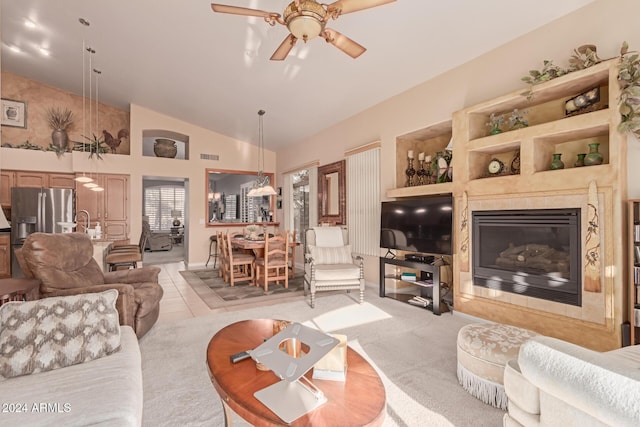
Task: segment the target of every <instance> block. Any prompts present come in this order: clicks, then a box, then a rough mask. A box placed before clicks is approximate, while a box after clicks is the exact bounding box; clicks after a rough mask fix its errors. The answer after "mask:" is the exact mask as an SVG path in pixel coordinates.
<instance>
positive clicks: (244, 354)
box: [229, 351, 251, 363]
mask: <svg viewBox="0 0 640 427" xmlns="http://www.w3.org/2000/svg"><path fill="white" fill-rule="evenodd" d="M250 357H251V356H250V355H249V352H248V351H241V352H240V353H236V354H232V355H231V356H229V359H230V360H231V363H238V362H240V361H242V360H244V359H248V358H250Z"/></svg>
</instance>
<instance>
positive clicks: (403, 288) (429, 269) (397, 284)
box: [380, 257, 441, 316]
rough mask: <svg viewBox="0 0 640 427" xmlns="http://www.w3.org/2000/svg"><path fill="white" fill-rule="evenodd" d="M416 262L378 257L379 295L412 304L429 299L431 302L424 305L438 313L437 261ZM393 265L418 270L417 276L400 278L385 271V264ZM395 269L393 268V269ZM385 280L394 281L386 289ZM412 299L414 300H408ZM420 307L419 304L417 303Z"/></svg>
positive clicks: (438, 285)
mask: <svg viewBox="0 0 640 427" xmlns="http://www.w3.org/2000/svg"><path fill="white" fill-rule="evenodd" d="M435 264H436V265H432V264H431V263H425V262H417V261H413V260H407V259H400V258H385V257H381V258H380V297H381V298H383V297H387V298H393V299H396V300H398V301H404V302H407V303H410V304H412V305H414V302H415V301H416V297H417V300H418V301H420V300H427V301H431V304H429V305H427V306H426V307H424V306H422V307H424V308H425V309H427V310H431V311H432V312H433V314H436V315H438V316H439V315H440V313H441V311H440V265H439V263H435ZM389 265H395V266H399V267H405V268H410V269H413V270H418V271H419V276H417V277H416V280H415V281H406V280H402V278H401V276H399V275H397V274H395V271H394V272H393V273H392V274H389V273H387V271H386V270H387V266H389ZM394 270H395V269H394ZM387 280H393V281H394V287H393V288H392V289H390V290H389V291H388V290H387V286H386V282H387ZM410 301H414V302H410ZM416 306H418V307H421V305H417V304H416Z"/></svg>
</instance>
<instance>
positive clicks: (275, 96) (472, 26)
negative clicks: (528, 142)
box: [1, 0, 593, 150]
mask: <svg viewBox="0 0 640 427" xmlns="http://www.w3.org/2000/svg"><path fill="white" fill-rule="evenodd" d="M349 1H350V0H349ZM591 1H593V0H563V1H557V0H537V1H536V2H534V3H530V4H528V5H524V4H523V3H524V2H518V1H513V0H484V1H469V0H446V1H445V0H441V1H435V0H431V1H428V0H422V1H417V0H414V1H411V0H398V1H396V2H392V3H389V4H386V5H383V6H379V7H375V8H371V9H366V10H361V11H358V12H354V13H349V14H346V15H344V16H340V17H339V18H338V19H337V20H335V21H333V20H331V21H329V23H328V24H327V27H329V28H333V29H335V30H337V31H339V32H341V33H342V34H344V35H345V36H348V37H349V38H351V39H353V40H354V41H356V42H358V43H359V44H361V45H363V46H364V47H366V48H367V51H366V52H365V53H364V54H362V56H360V57H359V58H357V59H352V58H351V57H350V56H348V55H346V54H344V53H343V52H341V51H340V50H338V49H336V48H335V47H334V46H331V45H329V44H327V43H325V41H324V40H322V39H321V38H315V39H313V40H310V41H309V42H308V43H306V44H305V43H303V42H302V41H299V42H298V43H297V44H296V46H295V47H294V48H293V49H292V50H291V52H290V54H289V56H288V57H287V58H286V59H285V60H284V61H270V60H269V58H270V57H271V55H272V54H273V52H274V51H275V50H276V48H277V47H278V46H279V45H280V43H281V42H282V41H283V39H284V38H285V37H286V36H287V34H289V33H288V30H287V28H286V27H284V26H282V25H279V24H276V25H275V26H269V25H268V24H267V23H266V22H265V21H264V20H263V19H262V18H258V17H245V16H236V15H229V14H219V13H214V12H213V11H212V10H211V5H210V2H208V1H204V0H189V1H184V0H135V1H132V0H102V1H99V0H55V1H52V0H2V2H1V8H2V9H1V19H2V21H1V25H2V69H3V70H5V71H8V72H11V73H14V74H17V75H20V76H24V77H27V78H30V79H33V80H37V81H40V82H43V83H45V84H48V85H51V86H54V87H57V88H60V89H63V90H66V91H69V92H73V93H76V94H79V95H81V94H82V80H83V79H82V73H83V71H82V65H83V59H82V52H83V49H82V46H83V41H84V42H85V44H86V45H88V46H91V47H92V48H93V49H95V51H96V53H95V54H94V55H93V67H94V68H98V69H100V71H101V72H102V74H101V75H100V78H99V99H100V101H101V102H104V103H107V104H111V105H114V106H116V107H119V108H122V109H125V110H128V109H129V105H130V104H131V103H133V104H137V105H140V106H143V107H145V108H149V109H151V110H154V111H157V112H160V113H163V114H166V115H169V116H172V117H175V118H178V119H181V120H184V121H186V122H189V123H192V124H194V125H198V126H201V127H203V128H206V129H210V130H213V131H216V132H219V133H221V134H224V135H227V136H230V137H233V138H237V139H240V140H243V141H247V142H251V143H254V144H257V141H258V118H257V111H258V110H259V109H264V110H266V112H267V114H266V115H265V117H264V129H265V147H266V148H267V149H272V150H276V149H279V148H282V147H284V146H286V145H288V144H293V143H297V142H300V141H302V140H304V139H305V138H308V137H310V136H312V135H314V134H316V133H318V132H319V131H321V130H323V129H325V128H327V127H330V126H332V125H334V124H336V123H339V122H340V121H342V120H344V119H346V118H348V117H350V116H352V115H354V114H356V113H358V112H360V111H362V110H364V109H366V108H368V107H371V106H373V105H375V104H377V103H379V102H381V101H383V100H384V99H387V98H389V97H392V96H394V95H396V94H398V93H401V92H403V91H405V90H407V89H410V88H411V87H414V86H416V85H418V84H420V83H422V82H424V81H427V80H429V79H431V78H433V77H435V76H437V75H439V74H441V73H444V72H446V71H447V70H449V69H451V68H454V67H456V66H458V65H460V64H463V63H465V62H467V61H469V60H470V59H472V58H474V57H477V56H479V55H482V54H483V53H484V52H487V51H489V50H491V49H494V48H496V47H498V46H500V45H502V44H504V43H506V42H508V41H510V40H512V39H514V38H516V37H518V36H520V35H522V34H525V33H527V32H529V31H531V30H533V29H535V28H537V27H540V26H542V25H544V24H545V23H547V22H549V21H552V20H554V19H556V18H558V17H560V16H562V15H565V14H567V13H570V12H572V11H573V10H575V9H577V8H580V7H582V6H584V5H586V4H588V3H590V2H591ZM218 2H219V3H224V4H229V5H233V6H239V7H248V8H254V9H261V10H266V11H273V12H277V13H280V14H282V12H283V11H284V9H285V7H286V6H287V4H288V3H289V1H287V0H219V1H218ZM79 18H84V19H85V20H87V21H88V22H89V23H90V26H88V27H87V26H84V25H82V24H80V23H79ZM27 20H29V21H31V22H32V23H33V24H35V26H34V27H33V28H30V27H27V26H25V21H27ZM41 48H44V49H46V50H47V51H48V53H49V55H48V56H45V55H43V54H42V53H41V52H40V49H41ZM14 50H18V51H17V52H16V51H14Z"/></svg>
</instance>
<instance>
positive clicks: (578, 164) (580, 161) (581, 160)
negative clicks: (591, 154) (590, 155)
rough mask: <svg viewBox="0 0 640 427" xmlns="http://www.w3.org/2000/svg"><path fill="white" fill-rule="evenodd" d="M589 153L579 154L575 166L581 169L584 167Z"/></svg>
mask: <svg viewBox="0 0 640 427" xmlns="http://www.w3.org/2000/svg"><path fill="white" fill-rule="evenodd" d="M586 155H587V153H580V154H578V160H576V162H575V163H574V164H573V166H575V167H577V168H579V167H581V166H584V156H586Z"/></svg>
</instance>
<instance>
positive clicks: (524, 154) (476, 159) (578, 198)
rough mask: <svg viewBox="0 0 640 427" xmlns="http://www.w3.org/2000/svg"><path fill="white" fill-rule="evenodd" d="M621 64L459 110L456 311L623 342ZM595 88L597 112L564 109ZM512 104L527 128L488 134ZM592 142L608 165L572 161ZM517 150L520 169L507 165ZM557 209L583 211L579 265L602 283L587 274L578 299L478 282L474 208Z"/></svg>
mask: <svg viewBox="0 0 640 427" xmlns="http://www.w3.org/2000/svg"><path fill="white" fill-rule="evenodd" d="M616 64H617V62H616V61H615V60H610V61H604V62H602V63H600V64H597V65H595V66H593V67H590V68H588V69H586V70H581V71H576V72H572V73H569V74H567V75H565V76H563V77H559V78H557V79H554V80H551V81H549V82H545V83H542V84H539V85H536V86H534V87H533V97H532V98H531V100H528V99H527V98H526V97H524V96H522V90H520V91H516V92H513V93H511V94H507V95H504V96H501V97H498V98H496V99H493V100H488V101H486V102H483V103H481V104H479V105H476V106H472V107H469V108H466V109H464V110H461V111H458V112H456V113H454V116H453V141H454V143H453V160H452V164H453V177H454V178H453V182H452V183H451V191H452V193H453V195H454V197H455V200H456V206H455V212H456V224H455V233H454V237H455V242H454V243H455V247H456V253H455V256H454V267H453V270H454V308H455V310H457V311H460V312H463V313H467V314H470V315H473V316H477V317H481V318H485V319H488V320H492V321H496V322H502V323H507V324H512V325H515V326H520V327H524V328H528V329H532V330H535V331H536V332H538V333H541V334H544V335H549V336H554V337H557V338H560V339H564V340H567V341H570V342H574V343H576V344H579V345H583V346H586V347H589V348H592V349H596V350H609V349H614V348H618V347H620V346H621V344H622V338H621V336H622V334H621V330H622V324H623V323H624V322H625V321H626V320H628V313H627V311H628V310H626V307H627V303H626V284H625V271H626V260H627V257H626V252H627V249H626V246H625V241H624V239H622V238H621V236H625V235H626V234H625V233H626V210H625V209H623V207H624V206H625V203H626V201H627V193H626V189H627V182H626V177H627V171H626V135H624V134H621V133H620V132H618V130H617V124H618V123H619V120H620V118H619V114H618V112H617V109H616V108H615V106H616V105H617V97H618V95H619V88H618V84H617V67H616ZM593 87H599V88H600V94H601V104H600V105H598V106H596V107H595V108H594V109H593V110H592V111H589V112H584V113H583V114H578V115H572V116H565V114H564V109H563V108H562V107H563V105H564V103H565V102H566V100H567V99H569V98H571V97H572V96H575V95H577V94H579V93H582V92H584V91H586V90H589V89H591V88H593ZM515 108H518V109H520V110H525V109H526V110H527V111H528V116H527V118H528V119H529V126H528V127H525V128H522V129H516V130H510V131H509V130H507V129H505V130H504V131H503V132H502V133H499V134H496V135H489V134H488V129H487V127H486V126H485V124H486V122H487V121H488V119H489V116H490V115H491V114H492V113H493V114H507V116H508V115H509V114H510V112H511V111H512V110H513V109H515ZM591 143H598V144H599V149H600V152H601V153H602V154H603V163H602V164H601V165H597V166H584V167H574V164H573V163H574V161H575V159H576V155H577V153H581V152H582V153H584V152H588V145H589V144H591ZM554 153H561V154H562V159H563V160H564V162H565V165H566V166H565V168H564V169H561V170H551V159H552V157H553V156H552V155H553V154H554ZM516 157H517V158H518V160H519V168H517V169H516V168H515V167H514V168H510V165H511V163H512V160H513V159H515V158H516ZM493 159H497V160H499V161H500V162H501V163H502V164H504V165H505V168H504V170H502V171H501V172H500V173H498V174H493V175H492V174H491V173H490V172H489V171H488V169H487V167H488V164H489V163H490V162H491V161H492V160H493ZM425 187H429V186H425ZM590 187H591V192H590ZM594 189H595V190H594ZM415 191H417V190H415ZM415 191H414V192H415ZM590 194H591V196H590ZM594 197H595V199H596V202H595V203H594V202H593V199H594ZM590 203H591V205H594V204H595V205H597V206H591V205H590ZM550 208H558V209H560V208H566V209H576V208H577V209H580V212H581V218H580V219H581V231H580V233H581V236H580V241H581V245H582V247H581V260H582V264H581V266H580V267H581V268H582V269H583V272H584V271H586V270H585V269H587V266H588V267H589V268H591V270H590V271H589V273H590V274H591V276H592V277H593V276H594V275H595V276H597V277H596V279H597V280H598V282H597V285H598V286H597V287H592V286H590V284H589V285H588V286H585V280H584V275H583V277H582V283H581V306H575V305H568V304H563V303H558V302H553V301H546V300H542V299H539V298H535V297H531V296H523V295H517V294H514V293H509V292H501V291H499V290H494V289H488V288H486V287H482V286H477V284H475V283H473V274H472V270H473V266H472V265H471V260H472V255H473V254H472V251H473V238H472V236H471V234H472V233H471V231H470V229H469V227H470V226H471V224H470V223H471V216H472V214H473V212H476V211H492V210H501V209H504V210H513V209H550ZM592 208H594V209H596V210H597V215H598V216H597V227H596V228H594V225H593V220H594V218H591V217H588V212H590V209H592ZM594 230H596V231H597V238H598V240H597V244H598V248H597V253H596V256H594V257H592V258H591V259H587V258H586V256H585V255H588V254H589V253H591V248H589V249H587V246H586V242H587V240H589V239H590V238H592V237H593V232H594ZM594 241H595V240H594Z"/></svg>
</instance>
